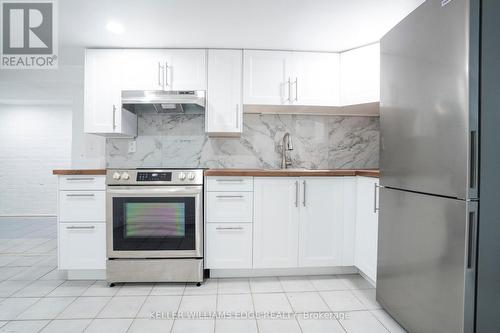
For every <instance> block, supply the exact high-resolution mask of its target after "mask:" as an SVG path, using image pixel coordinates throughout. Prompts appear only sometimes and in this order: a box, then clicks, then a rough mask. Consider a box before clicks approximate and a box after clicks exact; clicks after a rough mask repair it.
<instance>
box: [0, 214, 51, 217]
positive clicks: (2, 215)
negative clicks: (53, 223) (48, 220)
mask: <svg viewBox="0 0 500 333" xmlns="http://www.w3.org/2000/svg"><path fill="white" fill-rule="evenodd" d="M0 217H57V215H55V214H0Z"/></svg>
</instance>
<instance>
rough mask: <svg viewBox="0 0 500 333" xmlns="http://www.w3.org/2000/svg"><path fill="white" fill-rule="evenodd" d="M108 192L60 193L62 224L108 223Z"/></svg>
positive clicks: (60, 218)
mask: <svg viewBox="0 0 500 333" xmlns="http://www.w3.org/2000/svg"><path fill="white" fill-rule="evenodd" d="M105 202H106V191H59V221H60V222H104V221H106V204H105Z"/></svg>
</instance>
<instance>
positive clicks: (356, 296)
mask: <svg viewBox="0 0 500 333" xmlns="http://www.w3.org/2000/svg"><path fill="white" fill-rule="evenodd" d="M357 290H370V289H357ZM351 293H352V294H353V295H354V297H355V298H356V299H357V300H358V301H359V302H360V303H361V304H363V305H364V306H366V309H365V310H366V311H371V310H376V309H370V306H369V305H367V304H366V303H365V302H364V301H363V300H362V299H361V297H359V296H358V295H356V293H355V292H353V291H352V290H351ZM375 301H377V300H376V299H375Z"/></svg>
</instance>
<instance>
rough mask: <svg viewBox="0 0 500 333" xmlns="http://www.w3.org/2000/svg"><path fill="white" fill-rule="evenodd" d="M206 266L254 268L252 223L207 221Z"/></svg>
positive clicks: (210, 267) (213, 267) (214, 267)
mask: <svg viewBox="0 0 500 333" xmlns="http://www.w3.org/2000/svg"><path fill="white" fill-rule="evenodd" d="M206 231H207V238H206V267H205V268H209V269H222V268H252V224H249V223H242V224H238V223H207V224H206Z"/></svg>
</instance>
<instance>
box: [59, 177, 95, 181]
mask: <svg viewBox="0 0 500 333" xmlns="http://www.w3.org/2000/svg"><path fill="white" fill-rule="evenodd" d="M94 179H95V178H94V177H80V178H66V180H69V181H73V180H86V181H91V180H94Z"/></svg>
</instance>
